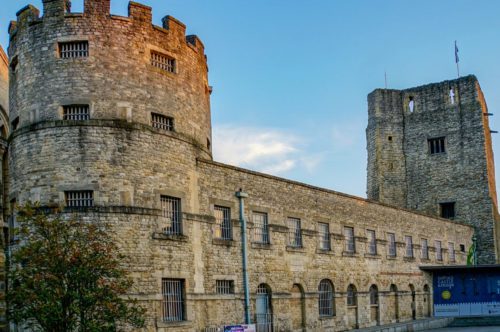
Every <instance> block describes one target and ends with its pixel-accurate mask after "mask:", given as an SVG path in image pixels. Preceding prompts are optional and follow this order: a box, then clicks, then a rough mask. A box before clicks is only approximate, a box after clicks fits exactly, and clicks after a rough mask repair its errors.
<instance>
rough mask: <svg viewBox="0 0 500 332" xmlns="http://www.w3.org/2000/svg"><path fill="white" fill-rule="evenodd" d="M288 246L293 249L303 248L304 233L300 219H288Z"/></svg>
mask: <svg viewBox="0 0 500 332" xmlns="http://www.w3.org/2000/svg"><path fill="white" fill-rule="evenodd" d="M287 223H288V245H290V246H292V247H302V231H301V227H300V219H298V218H291V217H289V218H288V222H287Z"/></svg>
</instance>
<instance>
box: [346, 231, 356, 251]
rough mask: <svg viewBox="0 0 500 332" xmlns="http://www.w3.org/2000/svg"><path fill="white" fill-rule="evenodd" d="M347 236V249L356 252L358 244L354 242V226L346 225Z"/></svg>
mask: <svg viewBox="0 0 500 332" xmlns="http://www.w3.org/2000/svg"><path fill="white" fill-rule="evenodd" d="M344 236H345V251H347V252H350V253H354V252H356V244H355V243H354V228H352V227H347V226H346V227H344Z"/></svg>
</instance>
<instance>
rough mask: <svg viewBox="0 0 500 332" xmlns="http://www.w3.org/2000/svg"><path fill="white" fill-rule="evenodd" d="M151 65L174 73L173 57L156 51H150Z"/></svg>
mask: <svg viewBox="0 0 500 332" xmlns="http://www.w3.org/2000/svg"><path fill="white" fill-rule="evenodd" d="M151 65H152V66H153V67H156V68H160V69H161V70H164V71H166V72H169V73H175V65H176V63H175V59H174V58H172V57H169V56H168V55H165V54H161V53H158V52H151Z"/></svg>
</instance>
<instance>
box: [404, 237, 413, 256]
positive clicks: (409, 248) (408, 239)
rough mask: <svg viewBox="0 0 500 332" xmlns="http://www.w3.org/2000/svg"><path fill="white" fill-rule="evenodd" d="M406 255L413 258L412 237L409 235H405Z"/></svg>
mask: <svg viewBox="0 0 500 332" xmlns="http://www.w3.org/2000/svg"><path fill="white" fill-rule="evenodd" d="M405 242H406V257H408V258H413V239H412V237H411V236H405Z"/></svg>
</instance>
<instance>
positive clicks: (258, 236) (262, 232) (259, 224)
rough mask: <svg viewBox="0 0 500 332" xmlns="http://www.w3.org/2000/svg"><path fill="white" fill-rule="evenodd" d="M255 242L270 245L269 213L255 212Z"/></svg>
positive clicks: (253, 215)
mask: <svg viewBox="0 0 500 332" xmlns="http://www.w3.org/2000/svg"><path fill="white" fill-rule="evenodd" d="M252 217H253V223H254V242H258V243H263V244H269V242H270V241H269V225H268V220H267V213H263V212H253V214H252Z"/></svg>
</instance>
